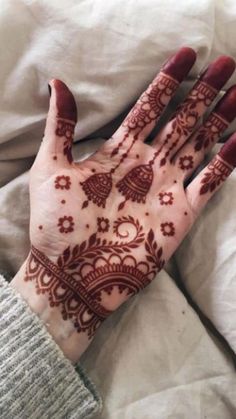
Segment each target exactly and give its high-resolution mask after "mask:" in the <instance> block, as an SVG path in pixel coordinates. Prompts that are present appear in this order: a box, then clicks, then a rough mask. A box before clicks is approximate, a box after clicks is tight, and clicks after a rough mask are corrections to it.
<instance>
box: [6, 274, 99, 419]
mask: <svg viewBox="0 0 236 419" xmlns="http://www.w3.org/2000/svg"><path fill="white" fill-rule="evenodd" d="M100 408H101V400H100V398H99V396H98V395H97V393H96V390H95V388H94V385H93V384H92V383H91V382H90V381H89V379H88V377H85V376H84V373H81V374H79V373H77V372H76V370H75V368H74V367H73V365H72V364H71V363H70V361H69V360H67V359H66V358H65V357H64V355H63V353H62V351H61V350H60V348H59V347H58V346H57V344H56V343H55V342H54V340H53V338H52V337H51V336H50V335H49V333H48V332H47V330H46V328H45V326H44V324H43V323H42V321H41V320H40V319H39V318H38V316H37V315H36V314H34V313H33V312H32V311H31V310H30V308H29V307H28V305H27V303H26V302H25V301H24V300H23V299H21V297H20V295H19V294H17V293H16V291H15V290H14V289H13V288H12V287H11V286H9V284H8V283H7V282H6V281H5V280H4V278H3V277H2V276H0V417H1V418H5V419H15V418H17V419H26V418H27V419H30V418H32V419H46V418H48V419H49V418H50V419H54V418H55V419H74V418H76V419H80V418H90V417H92V416H93V415H94V414H95V413H97V412H98V411H99V409H100Z"/></svg>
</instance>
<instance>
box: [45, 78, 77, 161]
mask: <svg viewBox="0 0 236 419" xmlns="http://www.w3.org/2000/svg"><path fill="white" fill-rule="evenodd" d="M48 87H49V93H50V104H49V111H48V116H47V122H46V128H45V134H44V138H43V142H42V146H41V148H40V151H39V154H40V153H41V152H43V154H44V157H45V153H47V154H48V156H49V157H51V158H52V159H53V160H59V162H62V163H67V164H68V163H69V164H71V163H72V161H73V159H72V154H71V147H72V143H73V138H74V129H75V125H76V122H77V108H76V103H75V99H74V96H73V94H72V93H71V91H70V90H69V89H68V87H67V86H66V85H65V83H63V82H62V81H61V80H56V79H53V80H51V81H50V82H49V85H48ZM41 149H42V150H41Z"/></svg>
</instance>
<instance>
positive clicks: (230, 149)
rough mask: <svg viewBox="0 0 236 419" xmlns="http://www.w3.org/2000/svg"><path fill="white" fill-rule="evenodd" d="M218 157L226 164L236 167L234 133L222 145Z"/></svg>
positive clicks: (235, 139) (235, 134) (235, 135)
mask: <svg viewBox="0 0 236 419" xmlns="http://www.w3.org/2000/svg"><path fill="white" fill-rule="evenodd" d="M219 155H220V157H221V158H222V159H223V160H224V161H225V162H226V163H228V164H230V165H231V166H233V167H236V132H235V133H234V134H233V135H231V137H230V138H229V139H228V141H226V143H225V144H224V145H223V147H222V148H221V150H220V152H219Z"/></svg>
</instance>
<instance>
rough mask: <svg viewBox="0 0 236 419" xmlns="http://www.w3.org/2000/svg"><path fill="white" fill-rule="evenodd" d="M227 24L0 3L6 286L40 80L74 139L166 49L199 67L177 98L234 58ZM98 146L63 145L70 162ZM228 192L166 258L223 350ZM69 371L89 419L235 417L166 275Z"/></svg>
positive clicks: (229, 251)
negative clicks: (74, 115)
mask: <svg viewBox="0 0 236 419" xmlns="http://www.w3.org/2000/svg"><path fill="white" fill-rule="evenodd" d="M235 16H236V4H235V3H234V1H233V0H230V1H229V0H228V1H220V2H218V1H213V0H199V1H198V2H196V1H195V0H180V1H178V2H176V1H165V2H163V1H160V0H148V1H146V0H142V1H141V0H138V1H134V0H127V1H124V0H114V1H110V2H104V1H102V0H96V1H92V0H91V1H89V0H84V1H82V0H79V1H78V0H74V1H72V0H67V1H65V0H63V1H60V2H58V1H55V0H50V1H45V0H41V1H39V0H28V1H27V0H22V1H17V0H8V1H7V2H6V1H4V0H0V60H1V71H0V88H1V97H0V122H1V131H0V184H1V185H3V186H2V188H1V189H0V266H1V269H3V270H5V271H6V272H9V273H11V274H14V272H16V271H17V269H18V268H19V266H20V265H21V263H22V261H23V260H24V258H25V256H26V254H27V252H28V249H29V239H28V217H29V202H28V173H27V172H26V173H23V172H25V171H26V170H27V169H28V168H29V167H30V164H31V162H32V160H33V157H34V155H35V153H36V152H37V149H38V147H39V144H40V141H41V137H42V134H43V130H44V123H45V116H46V112H47V106H48V92H47V81H48V80H49V79H50V78H52V77H56V78H61V79H62V80H64V81H65V82H67V83H68V85H69V86H70V87H71V89H72V90H73V93H74V94H75V97H76V101H77V104H78V109H79V124H78V127H77V130H76V140H79V139H81V138H84V137H86V136H90V137H91V136H92V133H93V132H94V131H95V130H97V129H99V128H100V127H103V126H104V125H105V124H108V123H109V122H111V121H112V120H113V119H114V118H115V117H116V116H117V115H119V113H120V112H121V111H123V110H124V109H125V108H126V107H127V106H128V105H129V103H130V102H132V101H133V100H134V99H135V98H136V97H137V96H138V95H139V93H140V92H141V91H142V90H143V88H144V87H145V86H146V85H147V84H148V83H149V82H150V80H151V79H152V78H153V76H154V75H155V74H156V72H157V71H158V69H159V68H160V66H161V63H162V62H163V60H165V59H166V58H167V56H168V55H170V54H171V53H173V52H174V51H175V50H176V49H177V48H178V47H179V46H181V45H190V46H192V47H193V48H195V49H196V50H197V52H198V56H199V59H198V62H197V64H196V66H195V67H194V69H193V71H192V73H191V77H189V79H188V81H187V82H185V84H184V86H183V87H184V90H186V89H187V88H188V87H189V86H190V84H191V80H192V79H193V77H194V76H196V74H197V73H198V71H199V70H200V68H201V67H202V66H205V65H206V64H207V62H209V60H210V59H211V58H214V57H215V56H216V55H217V54H220V53H225V54H226V53H227V54H231V55H233V56H235V57H236V42H235V40H236V27H235ZM232 81H236V76H234V77H233V78H232ZM232 129H233V128H231V130H232ZM109 130H110V126H108V128H107V127H106V134H107V133H109ZM103 132H105V131H104V130H101V133H103ZM101 142H102V140H96V141H93V140H89V141H87V142H83V143H81V144H80V143H78V144H76V146H75V151H74V155H75V157H76V158H83V157H85V156H86V155H88V154H89V153H91V152H93V151H94V150H95V149H96V148H97V147H98V145H99V144H100V143H101ZM21 173H22V174H21ZM20 174H21V175H20ZM18 175H20V176H18ZM235 191H236V178H235V175H233V176H232V177H231V178H230V179H229V181H228V184H227V185H226V186H224V188H223V189H222V191H221V192H220V193H219V194H218V196H217V197H215V198H214V200H213V201H212V202H211V203H210V204H209V206H208V207H207V209H206V210H205V211H204V213H203V215H202V216H201V217H200V219H199V221H198V222H197V224H196V226H195V227H194V229H193V230H192V232H191V233H190V234H189V235H188V237H187V238H186V240H185V241H184V243H183V244H182V246H181V248H180V249H179V251H178V252H177V253H176V261H177V266H178V269H179V271H180V273H181V278H182V281H183V282H185V284H186V286H187V288H188V290H189V292H190V294H191V295H192V296H193V298H195V300H196V301H197V303H198V305H199V306H200V307H201V309H202V310H203V311H204V313H205V314H206V315H207V316H209V318H210V319H211V320H212V322H213V323H214V324H215V326H216V327H217V328H218V330H219V331H220V332H221V333H222V334H223V335H224V336H225V337H226V339H227V340H228V342H229V344H230V345H231V347H232V348H234V349H235V345H236V343H235V319H236V313H235V297H236V289H235V267H236V266H235V265H236V260H235V248H236V238H235V217H234V214H235V204H236V201H235ZM206 236H207V237H208V238H210V239H208V243H207V242H206ZM202 244H204V248H203V246H202ZM174 275H175V272H174ZM83 362H84V363H85V365H86V366H87V369H88V371H89V373H90V375H91V376H92V377H93V378H94V381H95V382H96V384H97V385H98V388H99V389H100V391H101V393H102V396H103V398H104V410H103V412H102V414H101V415H100V417H101V418H102V419H108V418H109V419H118V418H122V419H123V418H127V419H132V418H135V419H137V418H140V419H144V418H148V419H149V418H150V419H167V418H168V419H169V418H172V419H178V418H181V419H183V418H184V419H185V418H186V419H189V418H190V417H191V419H192V418H193V419H203V418H205V417H206V418H210V419H211V418H214V419H215V418H217V419H218V418H219V419H228V418H229V419H230V418H234V417H236V391H235V384H236V378H235V372H234V368H233V364H232V362H231V359H230V358H229V357H228V355H227V351H226V350H225V349H224V348H223V347H222V346H221V345H220V344H219V343H218V342H217V341H216V340H215V339H213V337H212V336H211V335H210V334H209V332H208V331H207V330H206V329H205V327H204V326H203V325H202V323H201V322H200V320H199V318H198V316H197V315H196V314H195V313H194V311H193V310H192V308H191V307H190V306H189V304H188V303H187V302H186V300H185V298H184V297H183V295H182V293H181V291H180V290H179V289H178V288H177V286H176V285H175V283H174V281H173V279H172V278H171V277H170V276H169V275H168V274H167V273H166V272H163V273H161V274H160V275H159V277H158V279H157V281H154V282H153V284H152V285H151V286H150V287H148V288H147V289H146V290H145V291H144V292H143V293H141V294H140V295H139V296H137V297H136V298H135V299H133V300H132V301H130V302H129V303H128V304H126V306H124V307H122V308H121V309H120V310H119V311H118V313H116V314H115V315H114V316H112V317H111V318H110V319H109V320H108V321H107V322H105V324H104V325H103V326H102V328H101V330H100V331H99V333H98V335H97V337H96V338H95V340H94V343H93V344H92V346H91V347H90V348H89V350H88V352H87V353H86V354H85V356H84V358H83Z"/></svg>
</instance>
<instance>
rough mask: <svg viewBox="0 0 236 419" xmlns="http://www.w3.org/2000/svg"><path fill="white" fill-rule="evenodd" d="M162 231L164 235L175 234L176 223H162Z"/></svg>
mask: <svg viewBox="0 0 236 419" xmlns="http://www.w3.org/2000/svg"><path fill="white" fill-rule="evenodd" d="M161 232H162V234H163V236H174V235H175V227H174V224H173V223H172V222H170V223H167V222H166V223H161Z"/></svg>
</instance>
